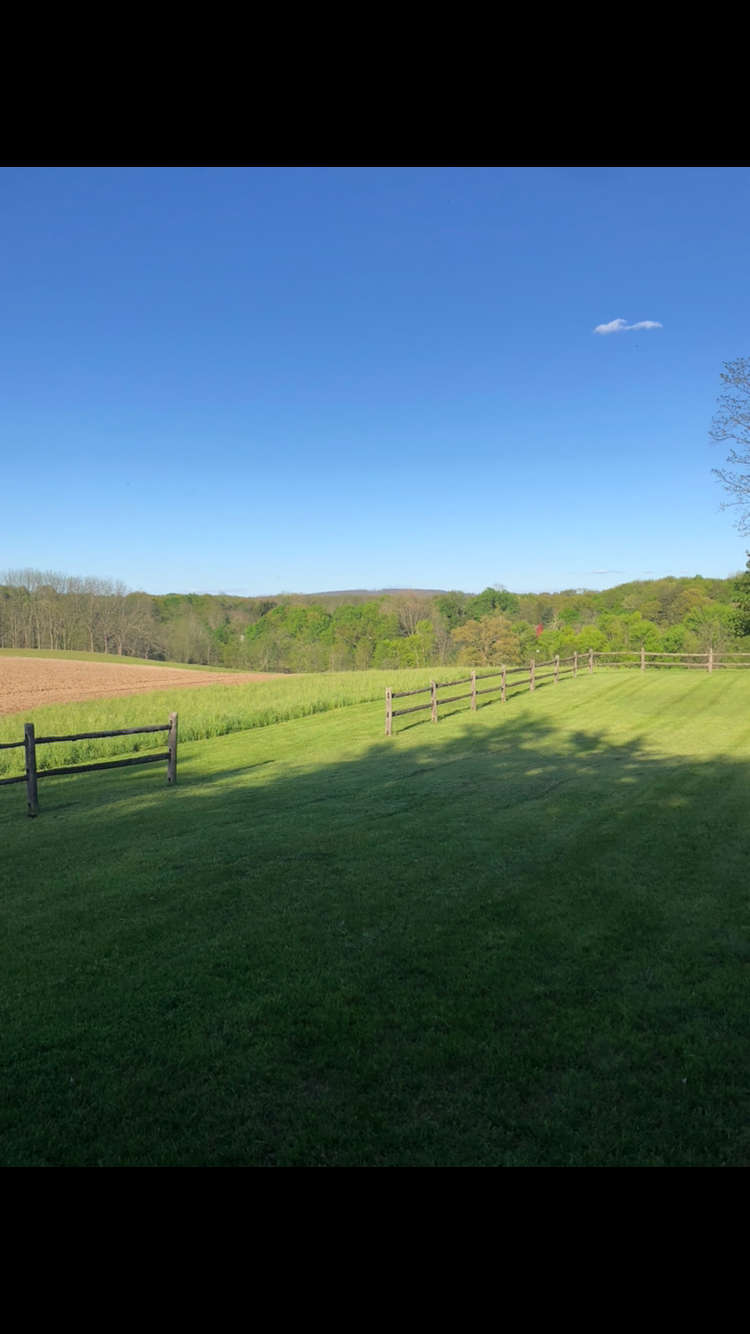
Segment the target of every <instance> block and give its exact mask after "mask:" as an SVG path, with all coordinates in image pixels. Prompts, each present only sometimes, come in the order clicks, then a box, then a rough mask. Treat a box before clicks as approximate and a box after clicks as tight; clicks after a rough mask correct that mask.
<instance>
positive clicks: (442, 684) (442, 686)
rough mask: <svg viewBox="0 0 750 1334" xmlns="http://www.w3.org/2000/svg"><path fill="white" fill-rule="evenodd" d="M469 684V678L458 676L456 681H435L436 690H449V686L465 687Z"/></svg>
mask: <svg viewBox="0 0 750 1334" xmlns="http://www.w3.org/2000/svg"><path fill="white" fill-rule="evenodd" d="M470 682H471V677H470V676H460V677H459V678H458V680H457V681H436V682H435V689H436V690H449V689H450V687H451V686H467V685H469V683H470Z"/></svg>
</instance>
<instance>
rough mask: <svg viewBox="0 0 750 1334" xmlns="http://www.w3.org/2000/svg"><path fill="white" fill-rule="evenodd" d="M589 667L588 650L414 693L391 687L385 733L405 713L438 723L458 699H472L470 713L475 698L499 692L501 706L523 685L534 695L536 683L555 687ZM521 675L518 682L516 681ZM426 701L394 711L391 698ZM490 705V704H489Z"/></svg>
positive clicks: (439, 683) (590, 655) (474, 674)
mask: <svg viewBox="0 0 750 1334" xmlns="http://www.w3.org/2000/svg"><path fill="white" fill-rule="evenodd" d="M584 664H585V665H587V666H588V670H589V671H590V672H592V671H593V670H594V654H593V650H591V649H589V651H588V653H587V654H579V653H574V654H573V655H572V657H570V658H560V657H555V658H550V660H549V662H536V661H535V660H534V659H532V661H531V662H530V664H529V666H528V667H498V669H497V671H495V672H492V671H489V672H481V673H479V672H476V671H473V672H471V673H470V675H469V676H461V677H458V679H457V680H454V681H430V684H429V685H428V686H419V687H418V688H417V689H416V690H392V689H391V688H390V686H389V687H388V689H387V690H386V692H385V734H386V736H392V735H393V719H394V718H403V717H404V716H405V715H406V714H408V713H419V712H421V711H422V710H424V709H429V710H430V720H431V722H433V723H436V722H437V720H438V708H439V707H440V706H441V705H444V704H457V703H458V702H459V701H460V700H464V699H468V700H471V712H472V713H476V708H477V698H478V697H479V696H480V695H496V694H498V693H499V695H500V700H501V703H503V704H504V703H505V702H506V699H507V696H508V692H509V691H511V690H517V689H520V688H522V687H524V686H528V687H529V693H530V694H531V693H533V692H534V690H535V689H536V686H537V683H538V682H539V681H554V683H555V685H557V683H558V682H559V681H560V679H561V677H564V676H577V675H578V672H579V670H580V669H581V668H582V667H583V665H584ZM541 668H551V670H547V671H542V670H540V669H541ZM519 674H520V679H519ZM482 681H496V682H497V685H492V686H489V685H488V686H485V685H482V686H480V687H479V688H477V682H482ZM466 685H468V686H469V687H470V689H469V690H465V691H462V692H461V693H460V694H457V695H439V691H441V690H455V689H456V687H457V686H466ZM427 694H429V696H430V698H429V700H428V701H427V702H426V703H424V704H410V705H408V706H407V707H406V708H405V709H394V707H393V701H394V699H406V697H407V696H412V695H427ZM488 703H489V701H488Z"/></svg>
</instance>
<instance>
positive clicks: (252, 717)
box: [0, 667, 468, 778]
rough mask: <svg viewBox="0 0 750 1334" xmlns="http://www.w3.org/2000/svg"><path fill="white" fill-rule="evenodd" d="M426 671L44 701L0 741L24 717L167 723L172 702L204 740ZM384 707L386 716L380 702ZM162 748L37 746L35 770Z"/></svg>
mask: <svg viewBox="0 0 750 1334" xmlns="http://www.w3.org/2000/svg"><path fill="white" fill-rule="evenodd" d="M441 672H442V675H441V676H440V680H441V681H451V680H457V679H459V678H460V677H462V676H465V674H466V668H465V667H455V668H442V669H441ZM429 676H430V671H429V669H424V668H423V669H422V670H421V671H416V670H405V671H400V672H376V671H371V672H332V673H330V674H329V673H320V672H319V673H311V674H309V675H299V676H279V677H276V678H274V679H272V680H269V681H250V682H247V683H244V682H243V683H236V684H233V685H227V686H218V685H214V686H196V688H195V689H193V688H192V687H187V688H185V687H183V686H181V687H180V688H179V690H153V691H149V692H148V694H143V695H126V696H119V697H117V698H115V699H93V700H87V701H86V702H85V703H81V704H47V705H44V706H43V707H41V708H38V709H30V710H27V711H26V712H25V713H22V714H8V715H6V716H5V717H0V743H2V742H4V741H18V740H23V724H24V722H33V723H34V725H35V727H36V732H37V736H60V735H67V736H69V735H70V734H71V733H73V732H106V731H108V730H113V731H114V730H115V729H116V728H122V727H143V726H146V725H148V724H150V723H160V722H162V721H164V722H166V721H167V719H168V717H169V714H170V712H171V711H172V710H173V709H176V710H177V711H178V713H179V716H180V737H181V738H182V739H183V740H185V741H203V740H206V739H208V738H209V737H217V736H225V735H227V734H228V733H230V732H244V731H248V730H250V729H251V728H256V727H270V726H272V725H273V724H274V723H279V722H286V721H288V720H290V719H292V718H305V717H308V716H310V715H311V714H315V713H325V712H328V711H329V710H330V709H339V708H343V707H345V706H346V705H351V704H365V703H369V702H371V701H375V700H379V701H381V702H382V701H384V697H385V687H386V685H389V686H392V687H393V688H394V689H397V690H410V689H416V688H417V687H418V686H423V685H424V684H425V682H429ZM467 688H468V687H464V689H467ZM424 698H425V699H428V698H429V696H428V695H425V696H424ZM402 702H403V703H404V704H410V703H419V702H420V701H419V700H416V701H413V700H404V701H402ZM382 707H383V716H384V717H385V712H384V710H385V705H384V703H383V706H382ZM396 725H397V726H398V727H402V726H403V725H404V722H403V721H402V720H400V719H398V720H397V722H396ZM160 748H161V745H160V742H159V741H158V740H157V741H155V740H154V737H153V736H145V737H111V738H109V739H107V740H106V741H81V742H75V743H66V744H65V745H59V746H44V747H40V749H39V751H38V754H37V764H38V765H39V768H40V769H42V768H46V769H55V768H57V767H58V766H60V765H63V764H84V763H88V762H92V761H96V760H98V759H106V758H107V756H116V755H123V754H130V753H134V752H138V751H140V750H154V749H156V750H158V749H160ZM22 754H23V752H22V751H14V750H8V751H0V778H5V777H11V776H12V775H13V774H15V773H21V772H22V770H23V763H24V762H23V759H22Z"/></svg>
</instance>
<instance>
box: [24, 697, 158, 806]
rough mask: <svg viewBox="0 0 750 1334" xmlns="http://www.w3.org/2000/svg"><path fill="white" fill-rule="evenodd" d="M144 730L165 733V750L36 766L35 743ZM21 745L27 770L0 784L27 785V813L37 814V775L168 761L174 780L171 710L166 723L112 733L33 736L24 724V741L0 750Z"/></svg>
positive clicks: (137, 733)
mask: <svg viewBox="0 0 750 1334" xmlns="http://www.w3.org/2000/svg"><path fill="white" fill-rule="evenodd" d="M145 732H167V733H168V734H169V735H168V737H167V749H166V750H165V751H160V752H159V753H158V754H154V753H152V752H149V753H148V754H147V755H129V756H128V758H127V759H125V760H102V761H101V762H99V763H97V764H69V765H64V766H63V767H62V768H59V769H37V764H36V748H37V746H51V745H54V744H55V743H56V742H59V741H92V740H99V739H101V738H102V737H110V736H140V735H142V734H143V733H145ZM21 746H23V748H24V750H25V752H26V772H25V773H23V774H20V775H19V776H18V777H17V778H0V787H8V786H9V785H10V784H11V783H25V784H26V805H27V814H29V815H31V816H34V815H38V814H39V796H38V792H37V785H38V782H39V779H40V778H63V777H67V776H72V775H73V774H86V773H92V772H93V771H94V770H95V769H97V770H98V769H126V768H129V767H130V766H131V765H133V764H158V763H160V762H161V761H164V760H166V762H167V782H168V783H176V782H177V714H176V713H170V715H169V722H168V723H157V724H156V725H155V726H153V727H121V728H119V729H118V730H117V731H114V732H76V733H73V734H71V735H70V736H36V735H35V732H34V724H33V723H26V724H25V725H24V739H23V741H5V742H3V743H2V744H0V750H18V749H20V748H21Z"/></svg>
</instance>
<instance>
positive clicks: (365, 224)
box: [0, 167, 750, 594]
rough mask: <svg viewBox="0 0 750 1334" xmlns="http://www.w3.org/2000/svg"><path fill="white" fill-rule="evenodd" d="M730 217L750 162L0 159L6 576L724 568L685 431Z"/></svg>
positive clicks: (268, 585)
mask: <svg viewBox="0 0 750 1334" xmlns="http://www.w3.org/2000/svg"><path fill="white" fill-rule="evenodd" d="M748 218H750V170H748V169H747V168H744V167H717V168H713V167H708V168H706V167H702V168H683V167H677V168H675V167H526V168H523V167H521V168H504V167H422V168H420V167H375V168H369V167H354V168H351V167H299V168H297V167H289V168H284V167H278V168H275V167H271V168H223V167H222V168H161V167H153V168H124V169H120V168H111V169H108V168H107V169H101V168H49V169H46V168H45V169H7V168H6V169H3V170H1V171H0V310H1V312H2V315H1V319H0V570H1V569H4V568H18V567H23V566H36V567H41V568H52V569H59V570H64V571H66V572H68V573H71V574H101V575H109V576H115V577H119V578H122V579H123V580H124V581H125V582H126V583H127V584H128V585H129V586H131V587H134V588H145V589H147V590H149V591H151V592H166V591H169V590H181V591H188V590H208V591H218V590H227V591H229V590H231V591H235V592H242V593H251V594H252V593H278V592H281V591H299V592H305V591H313V590H323V589H332V588H355V587H357V588H359V587H363V588H374V587H383V586H406V587H408V586H413V587H428V588H437V587H443V588H464V589H467V590H477V589H480V588H483V587H484V586H486V585H487V584H489V583H502V584H505V585H506V586H508V587H510V588H513V589H517V590H519V591H524V590H528V589H555V588H569V587H580V586H587V587H605V586H607V585H611V584H614V583H620V582H622V581H623V580H625V579H629V578H638V577H643V576H644V575H646V576H648V575H653V576H659V575H662V574H665V573H670V572H671V573H675V574H681V573H690V574H694V573H702V574H712V575H721V576H723V575H726V574H728V573H730V572H732V571H734V570H737V569H739V568H740V567H741V566H742V565H744V561H745V556H744V548H745V545H746V542H745V541H743V539H742V538H741V537H740V536H739V535H738V533H737V532H736V530H735V529H734V528H733V526H732V516H731V514H730V513H726V512H725V513H722V512H720V511H719V504H720V501H721V499H722V492H721V489H720V487H719V486H717V485H716V483H715V482H714V481H713V479H712V477H711V471H710V470H711V468H712V467H715V466H720V465H721V464H722V463H723V462H724V454H723V453H722V452H721V450H720V449H717V447H716V446H712V445H710V444H709V443H708V439H707V431H708V427H709V425H710V419H711V415H712V413H713V410H714V400H715V398H716V396H717V394H718V392H719V387H720V386H719V373H720V371H721V369H722V363H723V362H724V361H729V360H732V359H734V358H736V357H739V356H745V355H750V267H749V266H748V258H747V256H748ZM614 320H623V321H625V322H627V323H628V324H639V323H641V322H643V321H653V322H655V323H658V324H659V325H661V326H662V327H660V328H649V329H645V328H641V329H634V330H633V329H631V330H628V331H624V330H623V331H619V332H612V333H609V334H596V333H594V332H593V331H594V329H595V328H596V326H598V325H602V324H609V323H611V322H612V321H614Z"/></svg>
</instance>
